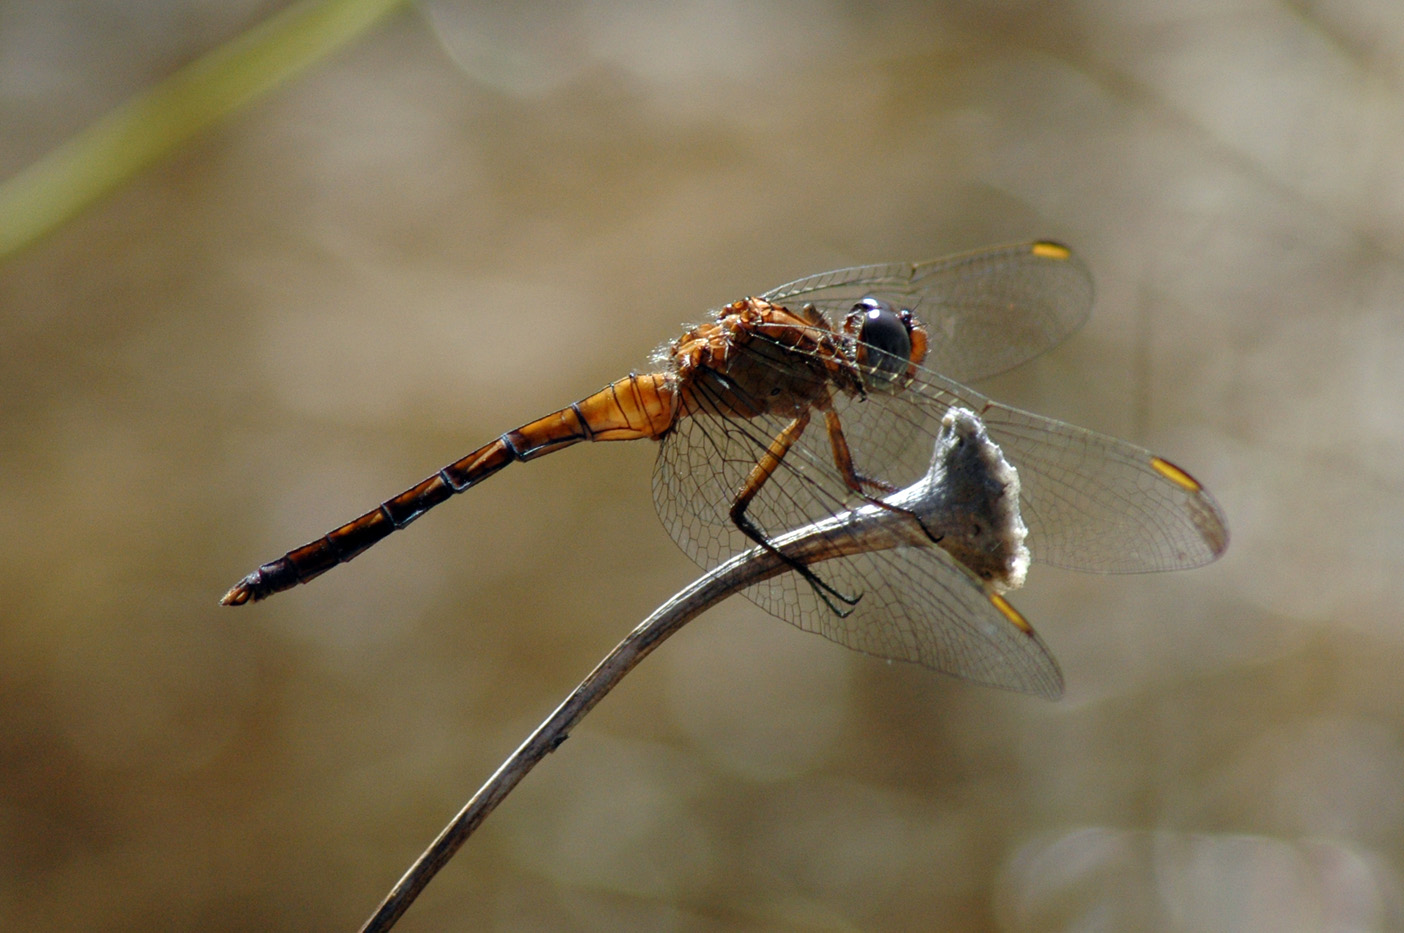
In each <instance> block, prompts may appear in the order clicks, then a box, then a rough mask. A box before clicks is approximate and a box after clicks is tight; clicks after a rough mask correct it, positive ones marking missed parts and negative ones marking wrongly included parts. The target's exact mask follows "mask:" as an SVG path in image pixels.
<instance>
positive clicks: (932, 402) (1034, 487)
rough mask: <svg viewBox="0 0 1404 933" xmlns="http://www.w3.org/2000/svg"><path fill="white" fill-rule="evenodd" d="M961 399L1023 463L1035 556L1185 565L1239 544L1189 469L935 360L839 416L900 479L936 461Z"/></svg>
mask: <svg viewBox="0 0 1404 933" xmlns="http://www.w3.org/2000/svg"><path fill="white" fill-rule="evenodd" d="M951 405H961V406H963V407H966V408H969V409H970V410H971V411H973V412H975V413H976V415H978V416H979V417H980V419H981V420H982V421H984V423H985V427H986V428H987V429H988V431H989V434H990V438H991V439H992V440H994V442H995V443H996V444H998V445H999V446H1000V447H1001V448H1002V449H1003V451H1004V455H1005V457H1006V458H1007V459H1008V460H1009V462H1010V463H1012V464H1013V465H1014V468H1015V469H1016V470H1018V471H1019V485H1020V494H1019V507H1020V510H1021V512H1022V514H1023V519H1024V523H1025V524H1026V525H1027V526H1028V529H1029V536H1028V541H1027V544H1028V547H1029V551H1030V552H1031V553H1032V555H1033V560H1034V562H1035V563H1039V562H1043V563H1048V564H1052V565H1054V566H1057V567H1065V568H1068V569H1070V570H1082V571H1091V572H1097V573H1140V572H1145V571H1160V570H1183V569H1188V568H1190V567H1198V566H1201V565H1203V564H1207V563H1209V562H1210V561H1212V560H1214V559H1215V558H1217V557H1218V556H1219V555H1220V554H1222V553H1223V551H1224V549H1225V548H1226V547H1227V546H1228V528H1227V525H1226V523H1225V519H1224V514H1223V511H1222V510H1221V509H1220V508H1219V505H1218V503H1217V502H1215V501H1214V498H1213V496H1211V495H1210V494H1209V493H1208V492H1207V491H1206V490H1205V489H1204V488H1203V487H1202V486H1200V485H1199V483H1198V482H1197V481H1195V480H1194V479H1193V478H1192V477H1191V476H1190V475H1189V474H1188V473H1187V472H1186V471H1184V470H1182V469H1180V468H1179V467H1176V466H1175V465H1174V464H1172V463H1170V462H1169V461H1167V460H1165V459H1163V458H1161V457H1158V456H1156V455H1155V454H1153V453H1151V452H1150V451H1149V450H1146V449H1145V448H1144V447H1140V446H1137V445H1135V444H1131V443H1128V442H1127V441H1123V440H1119V439H1117V438H1114V437H1109V436H1107V435H1105V434H1098V433H1097V432H1095V431H1089V430H1087V429H1085V428H1080V427H1077V426H1075V425H1071V424H1066V423H1064V422H1062V421H1057V420H1055V419H1053V418H1046V417H1044V416H1042V415H1036V414H1033V413H1032V412H1027V411H1022V410H1020V409H1018V408H1013V407H1010V406H1008V405H1004V404H1001V403H999V402H995V401H992V400H990V399H988V398H986V397H984V396H983V395H981V394H980V393H978V392H976V391H974V390H973V389H969V388H966V387H965V386H962V385H959V384H958V383H954V382H952V381H950V380H948V379H945V378H943V377H941V376H939V375H937V374H936V373H933V372H931V371H929V370H923V371H921V372H920V373H919V375H918V377H917V379H916V380H915V381H913V383H912V384H911V385H910V386H908V387H907V389H906V390H905V391H903V392H901V393H898V394H896V395H891V396H870V397H869V398H868V400H867V401H866V402H863V401H856V400H855V401H850V402H849V403H848V404H846V405H844V406H842V409H843V410H842V411H841V413H840V416H841V417H843V418H844V419H845V420H844V425H845V432H846V433H848V434H850V435H851V437H850V443H851V446H852V447H854V448H858V449H862V450H868V449H871V450H873V451H875V453H876V456H875V458H874V459H873V461H872V462H871V463H868V464H865V467H864V468H866V469H871V470H874V471H877V472H876V475H880V476H882V477H883V478H884V479H887V481H888V482H890V483H892V484H894V485H897V486H901V485H905V484H906V483H909V482H911V481H912V480H913V479H915V478H916V477H917V476H920V475H921V473H922V472H923V471H924V470H925V469H926V456H925V453H924V451H923V450H922V448H923V447H926V448H927V449H929V447H930V444H931V438H933V437H934V436H935V432H936V431H938V430H939V429H940V419H941V418H942V417H943V416H944V415H945V412H946V411H947V409H949V408H950V407H951ZM855 412H860V413H861V414H854V413H855ZM850 424H851V427H850ZM874 435H875V436H874ZM889 435H890V436H905V437H908V438H912V439H914V441H915V442H913V443H908V444H906V445H904V446H903V447H902V448H901V449H900V450H899V449H897V448H895V447H894V446H892V445H886V444H884V443H883V439H884V438H885V437H887V436H889ZM854 456H855V458H858V457H859V455H858V454H857V453H856V452H855V454H854ZM860 459H861V458H860Z"/></svg>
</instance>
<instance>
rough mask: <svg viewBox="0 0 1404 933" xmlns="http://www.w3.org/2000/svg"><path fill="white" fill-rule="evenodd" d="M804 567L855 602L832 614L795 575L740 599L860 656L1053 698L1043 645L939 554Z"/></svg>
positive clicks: (1059, 687)
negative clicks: (841, 613)
mask: <svg viewBox="0 0 1404 933" xmlns="http://www.w3.org/2000/svg"><path fill="white" fill-rule="evenodd" d="M813 569H816V570H818V571H819V572H820V573H821V574H822V576H823V578H824V580H825V582H826V583H829V584H830V585H833V586H835V587H837V588H838V589H840V590H845V591H847V592H849V593H850V594H851V595H852V596H854V597H856V598H857V599H858V602H857V604H856V605H855V606H854V607H853V612H852V613H851V614H850V615H848V616H843V617H840V616H838V615H836V614H835V613H834V612H832V611H831V610H830V609H829V608H828V607H827V606H825V605H824V604H823V603H822V602H821V601H820V600H819V598H818V597H817V596H816V595H815V592H814V588H813V587H811V586H810V585H809V584H808V583H807V582H805V580H804V579H803V578H801V577H800V576H799V575H798V574H794V573H786V574H782V575H780V576H777V577H772V578H771V579H769V580H767V581H765V582H762V583H758V584H756V585H754V586H751V587H748V588H747V589H745V590H743V591H742V592H743V593H744V594H745V595H746V597H747V598H748V599H750V600H751V601H752V602H754V603H755V604H756V605H758V606H760V607H761V608H762V609H764V610H766V611H767V612H769V613H771V614H772V615H775V616H778V617H780V618H782V619H784V620H785V621H787V622H790V623H792V624H794V625H796V626H798V627H799V628H801V629H804V630H805V631H807V632H814V633H816V634H819V635H823V636H824V637H825V638H828V639H829V640H831V641H835V642H838V643H839V644H841V645H845V646H847V647H849V648H852V649H854V650H855V651H861V652H863V653H864V654H870V655H873V656H875V657H879V658H888V659H890V660H894V661H911V662H914V663H916V664H920V665H922V666H923V667H928V668H931V669H932V670H936V671H941V672H942V673H945V674H950V675H952V676H955V677H959V678H961V679H963V680H969V681H973V682H975V683H978V684H984V685H986V686H990V687H1002V688H1004V689H1006V690H1016V691H1018V692H1020V693H1031V694H1034V695H1036V696H1041V697H1046V698H1048V699H1057V698H1058V697H1059V696H1061V695H1062V693H1063V676H1062V674H1061V673H1060V672H1059V670H1058V662H1057V661H1055V660H1054V658H1053V655H1052V653H1051V652H1050V651H1049V650H1048V648H1047V646H1046V645H1044V643H1043V642H1042V641H1041V640H1040V639H1039V637H1038V635H1036V634H1035V633H1034V632H1033V631H1032V630H1031V629H1028V628H1023V627H1020V626H1018V625H1016V624H1015V623H1014V622H1012V621H1011V620H1010V619H1009V618H1008V617H1007V616H1006V615H1005V614H1004V612H1003V611H1001V610H1000V609H999V608H998V606H997V605H996V604H995V602H994V601H992V600H991V598H990V597H989V595H987V593H986V591H985V589H984V587H983V586H982V585H981V584H980V582H979V581H978V580H976V579H975V577H973V576H972V575H971V574H969V573H968V572H966V571H965V570H964V569H963V568H961V567H960V566H959V565H957V564H956V563H955V562H954V561H953V560H951V558H950V557H949V556H948V555H947V554H946V552H944V551H941V550H939V549H937V548H910V547H902V548H895V549H892V550H886V551H875V552H869V553H866V554H857V555H854V556H852V557H845V558H841V559H838V560H833V561H825V562H824V563H822V564H818V565H815V566H814V568H813Z"/></svg>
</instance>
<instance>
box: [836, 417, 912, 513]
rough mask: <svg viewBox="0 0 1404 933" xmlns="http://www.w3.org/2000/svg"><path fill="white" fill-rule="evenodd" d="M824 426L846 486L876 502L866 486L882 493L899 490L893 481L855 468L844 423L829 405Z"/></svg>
mask: <svg viewBox="0 0 1404 933" xmlns="http://www.w3.org/2000/svg"><path fill="white" fill-rule="evenodd" d="M824 426H825V427H826V428H827V429H828V431H829V446H830V447H831V448H833V451H834V466H836V467H838V471H839V476H841V477H843V482H844V485H845V486H847V487H848V488H849V489H851V490H853V491H854V492H856V493H858V495H860V496H862V497H863V498H865V499H867V500H868V501H869V502H874V503H877V502H879V500H877V499H874V498H873V497H872V496H870V495H868V493H867V492H865V491H864V487H865V486H866V487H868V488H869V489H876V490H877V491H878V492H882V493H893V492H896V491H897V487H896V486H894V485H892V484H891V483H886V482H883V481H882V480H880V479H873V478H872V477H868V476H863V475H862V474H860V473H859V472H858V471H857V470H855V469H854V468H853V454H852V453H850V452H849V450H848V439H847V438H845V437H844V436H843V425H842V424H841V423H840V422H839V416H838V412H836V411H834V410H833V409H832V408H830V407H828V406H825V408H824Z"/></svg>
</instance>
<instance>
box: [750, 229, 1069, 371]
mask: <svg viewBox="0 0 1404 933" xmlns="http://www.w3.org/2000/svg"><path fill="white" fill-rule="evenodd" d="M869 296H872V297H875V298H881V299H883V300H885V301H888V302H890V303H892V304H894V305H896V306H898V307H900V308H906V309H908V310H911V311H914V312H916V315H917V317H919V318H920V319H921V320H922V322H923V323H924V324H925V325H926V328H927V331H928V333H929V335H930V338H931V339H930V347H929V349H928V353H927V359H926V363H925V365H926V366H927V367H928V368H930V369H934V370H936V371H937V372H940V373H944V374H945V375H947V376H949V377H950V378H952V379H955V380H957V381H958V382H970V381H973V380H976V379H982V378H985V377H987V376H993V375H995V374H996V373H1001V372H1004V371H1005V370H1007V369H1011V368H1013V367H1015V366H1018V365H1019V364H1021V363H1024V362H1026V361H1028V360H1030V359H1032V358H1033V357H1035V356H1037V355H1039V354H1040V353H1043V352H1044V351H1046V350H1048V349H1050V348H1052V347H1054V346H1056V345H1057V344H1059V343H1061V342H1062V341H1063V340H1065V339H1066V338H1067V337H1068V335H1070V334H1071V333H1072V332H1073V331H1075V330H1077V329H1078V328H1079V327H1081V326H1082V324H1083V322H1084V321H1086V320H1087V316H1088V314H1089V313H1090V311H1091V309H1092V278H1091V276H1090V275H1089V274H1088V272H1087V268H1086V266H1084V265H1083V264H1082V262H1081V261H1080V260H1079V259H1078V258H1077V257H1076V256H1075V255H1073V254H1072V252H1071V251H1069V250H1068V249H1067V248H1066V247H1063V246H1060V245H1058V244H1054V243H1047V242H1035V243H1020V244H1015V245H1011V246H1002V247H996V248H994V249H988V250H981V251H979V252H973V253H963V254H960V255H957V256H951V257H947V258H945V259H937V260H933V261H931V262H924V263H917V264H912V263H886V264H882V265H873V266H857V267H854V268H851V269H838V270H835V271H833V272H823V273H820V274H819V275H812V276H809V277H807V278H803V279H798V280H796V281H794V282H790V283H788V284H786V285H781V286H780V287H778V288H773V289H771V290H770V291H768V292H766V293H765V294H764V295H761V296H760V297H761V298H763V299H765V300H766V301H770V302H773V303H775V304H779V305H783V306H786V307H790V308H791V309H792V310H793V309H794V308H795V307H797V306H801V305H804V304H813V305H814V306H815V307H816V308H817V309H819V310H820V311H822V312H823V313H824V315H825V316H826V317H827V318H828V319H829V321H830V322H832V323H834V324H841V323H842V322H843V318H844V316H845V315H847V314H848V312H849V311H850V310H852V308H853V305H854V304H856V303H857V302H858V301H859V300H860V299H862V298H865V297H869Z"/></svg>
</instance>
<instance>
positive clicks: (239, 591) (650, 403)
mask: <svg viewBox="0 0 1404 933" xmlns="http://www.w3.org/2000/svg"><path fill="white" fill-rule="evenodd" d="M675 383H676V380H675V378H674V377H673V375H672V374H670V373H649V374H645V375H631V376H628V377H626V378H624V379H620V380H619V381H617V382H614V383H611V384H610V385H608V386H605V387H604V388H603V389H601V390H600V391H598V392H596V393H595V394H594V395H591V396H589V397H588V398H583V399H581V400H580V401H578V402H574V403H573V404H571V405H570V406H568V407H566V408H562V409H561V410H560V411H557V412H553V413H552V414H549V415H547V416H546V417H544V418H538V419H537V420H535V421H532V422H530V423H529V424H524V425H522V426H521V427H519V428H517V429H516V430H514V431H508V432H507V433H506V434H503V435H502V436H501V437H499V438H497V440H495V441H493V442H492V443H490V444H486V445H484V446H483V447H480V448H478V449H477V450H475V451H473V452H472V453H471V454H469V455H468V456H466V457H464V458H463V459H461V460H457V461H455V462H453V463H450V464H449V465H448V466H446V467H444V468H443V469H441V470H439V472H437V473H435V474H434V475H433V476H430V477H429V478H428V479H426V480H424V481H423V482H421V483H419V484H418V485H416V486H414V487H412V488H410V489H406V490H405V491H404V492H402V493H400V494H399V495H398V496H395V497H394V498H391V499H386V500H385V501H384V502H382V503H381V504H380V505H379V506H377V507H376V508H374V509H372V510H370V511H369V512H367V513H366V514H364V515H362V516H361V517H360V518H357V519H354V520H352V521H349V522H347V523H346V524H344V525H342V526H341V527H340V528H337V529H335V530H333V531H330V532H328V533H327V534H326V535H324V536H323V537H321V538H318V539H317V540H316V541H313V542H311V543H309V544H304V545H303V546H302V547H300V548H296V549H295V550H292V551H289V552H288V553H286V554H284V555H283V556H282V557H280V558H278V559H277V560H274V561H269V562H268V563H266V564H263V565H262V566H260V567H259V568H258V569H257V570H255V571H253V572H252V573H250V574H249V575H248V576H246V577H244V579H242V580H240V581H239V582H238V583H236V584H234V586H233V587H231V588H230V590H229V592H228V593H225V594H224V598H223V599H221V600H220V603H221V604H223V605H225V606H241V605H243V604H244V603H247V602H254V601H256V600H260V599H263V598H265V597H267V596H271V595H273V594H274V593H279V592H282V591H283V590H287V589H291V588H292V587H294V586H297V585H298V584H299V583H306V582H307V581H309V580H311V579H313V578H314V577H317V576H320V575H321V574H324V573H326V572H327V571H328V570H330V569H332V568H333V567H335V566H336V565H337V564H344V563H346V562H347V561H348V560H351V559H352V558H353V557H355V556H357V555H358V554H360V553H361V552H362V551H364V550H365V549H366V548H368V547H370V546H371V545H373V544H375V543H376V542H378V541H380V540H381V539H382V538H385V537H387V536H388V535H390V534H391V533H392V532H395V531H398V530H399V529H401V528H403V527H405V526H406V525H408V524H409V523H410V522H412V521H414V520H415V519H417V518H419V516H421V515H423V514H424V513H425V512H427V511H429V510H430V509H432V508H433V507H434V506H436V505H438V504H439V503H441V502H444V501H445V500H447V499H448V498H449V497H450V496H452V495H454V494H455V493H459V492H463V491H464V490H465V489H468V488H469V487H471V486H476V485H477V484H478V483H481V482H482V481H483V480H485V479H487V478H488V477H489V476H491V475H493V474H494V473H496V472H497V471H498V470H500V469H502V468H503V467H505V466H506V465H507V464H509V463H512V462H514V461H523V462H525V461H527V460H533V459H535V458H537V457H540V456H544V455H545V454H549V453H553V452H555V451H557V450H561V449H563V448H565V447H569V446H571V445H572V444H578V443H580V442H581V441H623V440H636V439H639V438H653V439H656V438H659V437H662V436H663V435H664V434H666V433H667V432H668V429H669V428H671V427H672V426H673V422H674V421H675V420H676V419H677V417H678V401H677V390H676V388H675Z"/></svg>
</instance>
